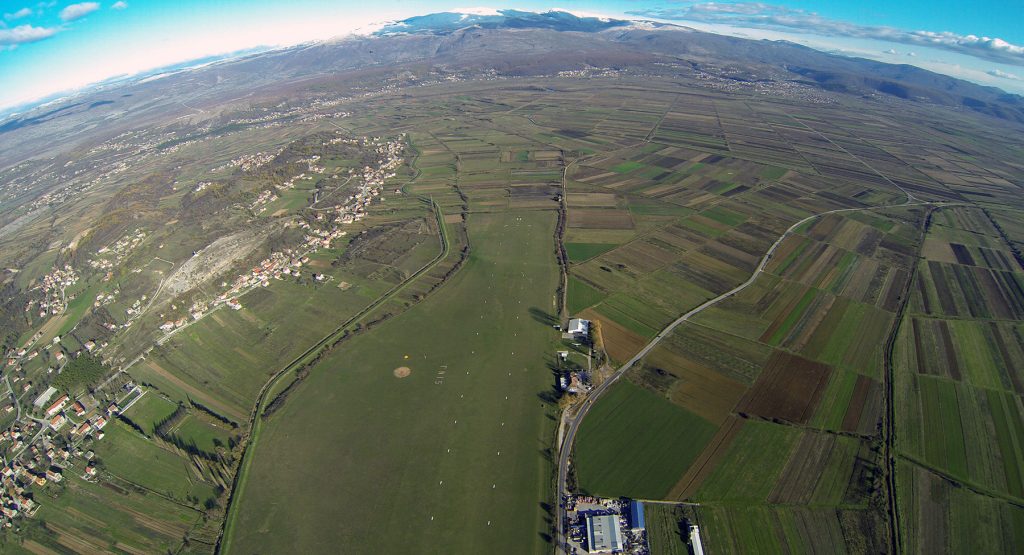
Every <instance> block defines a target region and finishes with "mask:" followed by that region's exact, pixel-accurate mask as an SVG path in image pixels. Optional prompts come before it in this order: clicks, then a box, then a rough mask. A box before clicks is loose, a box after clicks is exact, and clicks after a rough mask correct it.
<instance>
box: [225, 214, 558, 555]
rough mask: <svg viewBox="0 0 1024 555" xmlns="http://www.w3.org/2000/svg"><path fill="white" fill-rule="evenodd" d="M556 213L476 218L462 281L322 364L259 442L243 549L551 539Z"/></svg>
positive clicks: (241, 532) (243, 520)
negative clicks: (546, 319)
mask: <svg viewBox="0 0 1024 555" xmlns="http://www.w3.org/2000/svg"><path fill="white" fill-rule="evenodd" d="M554 223H555V218H554V215H553V214H552V213H543V212H541V213H538V212H510V213H506V214H494V215H473V216H471V217H470V220H469V233H470V237H471V240H472V241H473V245H474V246H473V254H472V256H471V257H470V259H469V261H468V262H467V264H466V265H465V266H464V267H463V269H462V270H460V271H459V273H458V274H456V275H455V277H453V278H452V281H451V283H450V284H447V285H446V286H445V287H444V288H443V289H441V290H439V291H438V292H437V293H436V294H434V295H432V296H431V297H429V298H428V299H427V300H426V301H424V302H423V303H422V304H419V305H416V306H414V307H413V308H412V309H410V310H409V311H408V312H406V313H404V314H402V315H400V316H398V317H396V318H394V319H392V320H390V321H388V322H387V323H385V324H383V325H381V326H379V327H377V328H375V330H374V332H373V333H371V334H366V335H361V336H358V337H357V338H355V339H353V340H352V341H350V342H349V343H346V344H344V345H343V346H342V347H341V348H340V349H339V350H338V351H336V352H335V353H334V354H332V355H331V356H329V357H327V358H326V359H325V360H324V361H323V362H321V363H320V364H319V365H318V366H316V367H315V368H313V369H312V371H311V373H310V376H309V378H307V379H306V381H305V382H304V383H303V384H302V385H301V386H299V388H298V390H297V391H296V392H295V393H294V394H292V395H291V396H290V397H289V398H288V400H287V402H286V403H285V405H284V407H283V408H281V409H280V410H278V411H277V412H276V413H274V415H273V416H272V417H271V419H270V420H269V421H268V422H267V423H266V424H265V425H264V426H263V429H262V430H261V432H260V436H259V439H258V442H257V443H256V445H255V447H254V448H253V450H252V451H251V453H250V455H251V456H252V457H253V458H252V462H251V465H250V466H249V467H248V469H247V471H246V472H247V476H246V479H245V482H244V485H243V487H242V489H241V490H240V491H239V492H238V493H237V495H238V497H237V501H236V504H235V505H234V506H233V508H232V511H233V514H234V519H233V522H232V524H231V526H230V527H229V529H228V534H229V535H228V537H227V541H228V543H227V544H226V550H227V551H228V552H237V553H251V552H254V551H257V550H258V551H267V552H275V551H276V552H279V551H294V550H297V551H300V552H311V551H332V550H334V549H335V548H336V547H337V546H339V545H346V546H348V547H349V548H350V549H353V550H356V551H365V552H378V553H385V552H401V551H408V550H410V549H415V548H413V547H412V546H421V545H438V546H441V545H443V546H445V549H446V550H447V551H451V552H463V553H469V552H484V551H486V552H508V553H522V552H523V551H524V550H526V551H533V552H539V551H543V550H546V549H550V547H549V546H547V545H546V544H545V539H544V537H543V536H542V533H544V532H546V530H547V525H546V524H545V521H544V517H545V514H546V513H545V511H544V509H543V508H542V506H541V503H542V502H547V501H548V500H549V499H550V496H551V491H550V489H549V488H550V486H549V484H550V483H551V482H550V481H551V476H552V473H553V472H554V467H553V465H552V462H551V461H550V459H549V455H548V454H547V453H548V451H547V448H548V446H549V445H550V444H551V441H552V437H553V436H552V433H553V427H554V421H553V418H552V416H553V410H554V409H553V406H552V405H549V404H548V403H545V401H544V399H543V397H545V396H547V395H549V394H550V392H551V391H552V388H553V385H554V378H553V376H552V374H551V373H550V370H548V368H547V364H546V361H548V360H549V359H550V356H551V352H552V351H553V349H554V342H555V339H556V337H555V334H554V333H553V330H551V328H550V326H548V325H546V324H543V323H540V322H538V321H536V320H535V319H534V318H533V317H532V316H531V309H533V310H538V309H539V310H541V311H551V310H552V309H553V308H552V303H553V300H554V299H553V295H554V291H555V288H556V286H557V271H558V269H557V265H556V264H555V260H554V258H553V257H551V256H550V251H551V236H552V234H553V231H554ZM466 299H473V302H470V303H467V302H465V300H466ZM440 322H444V325H440V324H439V323H440ZM407 356H408V358H406V357H407ZM399 366H408V367H409V368H411V370H412V373H411V375H410V376H409V377H407V378H404V379H398V378H396V377H395V376H394V375H393V373H392V371H393V370H394V369H395V368H396V367H399ZM342 500H348V501H345V502H341V501H342ZM295 503H301V504H302V506H303V507H304V509H303V510H302V511H301V512H300V511H295V510H294V506H295ZM488 521H489V524H488ZM339 522H344V526H339V525H338V523H339ZM270 523H273V526H269V525H270ZM382 531H386V533H383V532H382ZM524 542H525V543H524Z"/></svg>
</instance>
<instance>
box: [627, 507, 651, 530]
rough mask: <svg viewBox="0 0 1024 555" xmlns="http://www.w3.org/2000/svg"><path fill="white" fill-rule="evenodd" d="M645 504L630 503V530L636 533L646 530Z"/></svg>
mask: <svg viewBox="0 0 1024 555" xmlns="http://www.w3.org/2000/svg"><path fill="white" fill-rule="evenodd" d="M646 527H647V526H646V523H645V522H644V504H643V503H641V502H639V501H630V502H629V529H630V530H633V531H634V532H636V531H639V530H643V529H645V528H646Z"/></svg>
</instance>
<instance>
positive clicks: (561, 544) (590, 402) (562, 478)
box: [555, 162, 960, 553]
mask: <svg viewBox="0 0 1024 555" xmlns="http://www.w3.org/2000/svg"><path fill="white" fill-rule="evenodd" d="M862 163H863V162H862ZM865 166H867V164H865ZM868 167H870V166H868ZM893 185H894V186H896V187H897V188H898V189H900V190H901V191H903V192H904V193H906V195H907V201H906V202H903V203H901V204H893V205H885V206H869V207H863V208H839V209H834V210H826V211H824V212H819V213H817V214H812V215H810V216H807V217H805V218H803V219H801V220H800V221H798V222H796V223H794V224H793V225H791V226H790V227H789V228H787V229H786V231H784V232H783V233H782V234H781V235H780V236H779V238H778V239H776V240H775V242H774V243H773V244H772V245H771V246H770V247H769V248H768V250H767V251H765V254H764V255H763V256H762V257H761V261H760V263H759V264H758V265H757V268H756V269H755V270H754V272H753V273H752V274H751V276H750V277H749V278H748V279H747V280H746V281H745V282H743V283H741V284H740V285H738V286H736V287H734V288H733V289H731V290H729V291H726V292H725V293H722V294H721V295H719V296H717V297H715V298H713V299H710V300H707V301H705V302H704V303H702V304H700V305H698V306H697V307H696V308H693V309H692V310H690V311H689V312H687V313H685V314H683V315H682V316H680V317H679V318H677V319H675V320H674V321H672V322H671V323H670V324H669V325H667V326H666V327H665V328H663V329H662V330H661V331H660V332H659V333H658V335H656V336H655V337H654V338H653V339H651V341H650V342H648V343H647V345H645V346H644V348H643V349H641V350H640V352H638V353H637V354H636V355H634V356H633V358H631V359H630V360H629V361H627V362H626V363H625V364H623V365H622V366H620V367H619V368H618V369H617V370H616V371H615V373H613V374H612V375H611V376H609V378H608V379H606V380H605V381H604V382H602V383H601V385H599V386H598V387H597V388H596V389H594V391H593V392H592V393H591V394H590V395H589V396H588V397H587V399H586V400H585V401H584V402H583V404H582V405H580V407H579V409H577V413H576V415H575V416H572V417H568V418H567V420H568V421H569V425H568V427H567V428H566V433H565V436H564V439H563V441H562V445H561V446H560V452H559V459H558V483H557V490H558V492H559V493H558V499H557V500H556V501H557V503H556V507H557V508H556V515H555V520H556V536H555V550H556V553H561V552H563V551H564V550H565V545H566V542H565V507H564V501H565V498H566V496H567V495H568V493H569V492H568V489H567V487H566V482H567V479H568V467H569V457H570V455H571V453H572V447H573V442H574V440H575V438H576V433H577V431H578V430H579V426H580V424H581V422H582V421H583V419H584V418H585V417H586V415H587V413H588V412H589V411H590V409H591V408H593V406H594V404H595V403H596V401H597V400H598V399H599V398H600V397H601V396H602V395H603V394H604V393H605V392H606V391H608V389H610V388H611V386H612V385H613V384H615V382H617V381H618V380H619V379H620V378H621V377H622V376H623V375H625V373H626V372H627V371H628V370H629V369H630V368H632V367H633V366H634V365H635V364H636V363H637V362H639V361H640V360H642V359H643V358H644V357H645V356H647V354H648V353H650V352H651V351H652V350H653V349H654V348H655V347H657V346H658V344H659V343H660V342H661V341H662V340H663V339H665V338H666V337H668V336H669V335H670V334H671V333H672V332H673V331H674V330H675V328H677V327H678V326H679V325H681V324H682V323H684V322H686V321H688V320H689V319H691V318H693V317H694V316H696V315H697V314H700V313H701V312H703V311H704V310H707V309H708V308H711V307H712V306H714V305H716V304H718V303H720V302H721V301H723V300H725V299H727V298H729V297H731V296H733V295H735V294H737V293H740V292H742V291H743V290H745V289H747V288H748V287H750V286H751V285H752V284H753V283H754V281H756V279H757V278H758V277H759V276H760V275H761V273H763V272H764V269H765V267H766V266H767V265H768V261H769V260H770V259H771V257H772V254H773V253H774V252H775V250H776V249H777V248H778V247H779V245H781V244H782V242H783V241H784V240H785V239H786V238H787V237H789V236H790V235H791V234H792V233H793V232H794V231H796V229H798V228H799V227H800V226H802V225H804V224H805V223H807V222H810V221H812V220H814V219H817V218H820V217H822V216H826V215H829V214H839V213H846V212H864V211H871V210H884V209H892V208H905V207H910V206H936V205H938V203H932V202H917V203H915V202H912V199H913V198H914V197H913V195H911V194H910V193H909V192H908V191H906V190H904V189H903V188H902V187H899V186H898V185H895V184H893ZM951 204H960V203H951ZM943 206H948V205H946V204H944V205H943ZM894 464H895V463H893V465H894ZM892 480H893V481H895V477H892ZM893 491H895V490H893ZM891 497H892V496H891ZM891 504H892V505H893V506H895V498H894V497H892V499H891Z"/></svg>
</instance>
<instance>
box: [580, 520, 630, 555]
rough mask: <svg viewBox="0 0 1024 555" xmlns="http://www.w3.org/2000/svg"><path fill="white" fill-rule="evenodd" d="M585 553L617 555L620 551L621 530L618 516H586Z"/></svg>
mask: <svg viewBox="0 0 1024 555" xmlns="http://www.w3.org/2000/svg"><path fill="white" fill-rule="evenodd" d="M587 551H589V552H590V553H617V552H619V551H622V530H620V529H619V517H618V515H588V516H587Z"/></svg>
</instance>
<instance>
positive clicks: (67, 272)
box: [25, 264, 78, 318]
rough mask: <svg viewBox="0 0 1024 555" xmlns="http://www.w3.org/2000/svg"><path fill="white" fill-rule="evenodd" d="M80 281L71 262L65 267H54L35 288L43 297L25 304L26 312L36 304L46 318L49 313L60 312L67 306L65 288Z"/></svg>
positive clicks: (42, 316)
mask: <svg viewBox="0 0 1024 555" xmlns="http://www.w3.org/2000/svg"><path fill="white" fill-rule="evenodd" d="M76 283H78V273H77V272H75V270H74V268H72V267H71V265H69V264H65V265H64V267H63V268H54V269H53V270H51V271H50V273H48V274H46V275H44V276H43V278H42V280H40V283H39V285H38V286H36V287H35V289H39V290H40V291H41V292H42V294H43V298H42V299H33V300H31V301H29V302H28V304H27V305H26V306H25V312H31V311H32V308H33V307H34V306H37V305H38V307H39V317H40V318H45V317H46V316H47V315H48V314H60V313H61V312H63V311H64V308H65V307H66V306H67V304H66V303H67V299H66V298H65V295H64V289H66V288H68V287H71V286H72V285H74V284H76Z"/></svg>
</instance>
